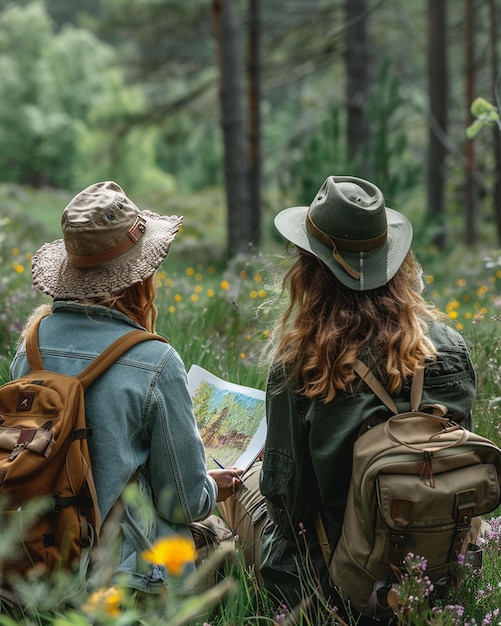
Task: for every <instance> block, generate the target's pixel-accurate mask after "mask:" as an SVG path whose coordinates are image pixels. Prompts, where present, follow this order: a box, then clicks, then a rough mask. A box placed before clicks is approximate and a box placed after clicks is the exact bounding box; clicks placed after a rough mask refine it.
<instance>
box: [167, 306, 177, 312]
mask: <svg viewBox="0 0 501 626" xmlns="http://www.w3.org/2000/svg"><path fill="white" fill-rule="evenodd" d="M168 311H169V313H175V312H176V307H175V306H173V305H172V304H171V305H170V307H169V309H168Z"/></svg>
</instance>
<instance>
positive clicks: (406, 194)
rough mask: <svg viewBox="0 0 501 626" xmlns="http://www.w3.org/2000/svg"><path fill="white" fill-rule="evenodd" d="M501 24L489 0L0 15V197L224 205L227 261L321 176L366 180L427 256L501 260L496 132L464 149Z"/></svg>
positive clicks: (89, 8) (63, 8) (42, 9)
mask: <svg viewBox="0 0 501 626" xmlns="http://www.w3.org/2000/svg"><path fill="white" fill-rule="evenodd" d="M498 13H499V11H497V12H496V3H495V0H490V1H489V2H482V1H481V0H454V2H453V1H452V0H428V1H427V2H424V1H420V2H413V3H410V2H407V1H406V0H273V1H265V0H190V1H189V2H187V1H184V2H183V1H179V0H73V1H72V2H68V1H67V0H45V1H43V0H36V1H28V0H16V1H15V2H14V1H12V0H0V182H3V183H18V184H20V185H27V186H30V187H34V188H46V187H49V188H53V189H64V190H68V191H70V192H76V191H78V190H79V189H81V188H82V187H84V186H86V185H87V184H90V183H91V182H94V181H96V180H103V179H106V178H114V179H116V180H118V181H120V183H121V184H122V185H123V186H124V187H125V188H126V189H127V190H128V191H129V192H130V193H131V194H133V193H135V194H139V195H140V194H142V193H145V192H146V191H151V190H152V189H154V190H156V192H157V193H158V194H172V193H176V194H191V193H200V194H202V196H201V197H203V194H205V193H206V192H207V191H208V190H211V189H214V188H219V189H222V190H224V194H223V195H224V204H225V211H226V231H227V232H226V241H225V242H224V244H223V245H224V247H225V250H226V255H227V257H230V258H231V257H234V256H235V255H238V254H240V253H242V252H243V253H245V252H248V251H252V250H253V249H257V248H258V247H259V246H260V245H262V238H263V235H268V236H270V237H271V236H272V228H271V221H272V217H273V215H274V214H276V213H277V212H278V210H280V209H281V208H283V207H284V206H287V205H289V204H303V203H304V204H309V202H311V199H312V198H313V196H314V194H315V193H316V191H317V190H318V188H319V187H320V185H321V183H322V182H323V180H324V178H325V177H326V176H328V175H330V174H338V175H339V174H350V175H359V176H367V177H369V178H371V180H373V181H374V182H375V183H377V184H378V185H379V186H380V187H381V188H382V189H383V192H384V194H385V197H386V198H387V202H388V204H389V206H395V207H397V208H399V209H401V210H404V211H406V212H407V213H409V214H410V216H411V217H412V218H413V222H414V224H415V226H417V228H416V238H417V239H418V240H419V242H420V244H421V245H422V246H426V245H428V246H432V245H433V246H435V247H436V248H437V249H439V250H445V249H446V248H447V247H448V246H451V245H454V244H457V242H458V240H463V241H464V242H465V243H466V245H468V246H475V245H483V244H485V245H488V246H491V247H492V246H499V245H500V244H501V210H500V208H499V202H500V200H499V198H500V195H501V194H500V192H499V189H500V188H501V187H500V184H501V183H500V176H501V170H500V167H499V153H500V147H499V132H498V131H497V134H496V131H495V132H493V134H492V135H490V134H488V133H484V134H482V136H481V137H479V138H477V139H476V140H475V142H473V141H472V140H469V139H467V137H466V135H465V128H466V126H467V125H468V124H469V123H470V122H471V117H470V113H469V105H470V104H471V101H472V100H473V98H474V97H476V96H477V95H484V96H485V97H487V98H488V99H491V100H494V97H495V96H494V89H495V87H494V85H495V82H496V80H497V73H498V69H497V68H498V53H497V46H498V37H497V28H498V23H497V21H498V20H499V19H500V18H499V15H498ZM496 190H498V191H497V192H496ZM166 210H167V208H166Z"/></svg>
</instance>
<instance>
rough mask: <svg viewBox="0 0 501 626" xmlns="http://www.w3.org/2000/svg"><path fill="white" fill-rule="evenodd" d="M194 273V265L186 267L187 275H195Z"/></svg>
mask: <svg viewBox="0 0 501 626" xmlns="http://www.w3.org/2000/svg"><path fill="white" fill-rule="evenodd" d="M194 273H195V270H194V269H193V268H192V267H187V268H186V276H193V274H194Z"/></svg>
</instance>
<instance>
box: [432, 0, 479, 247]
mask: <svg viewBox="0 0 501 626" xmlns="http://www.w3.org/2000/svg"><path fill="white" fill-rule="evenodd" d="M432 1H433V0H432ZM474 4H475V3H474V0H466V16H465V17H466V20H465V22H466V60H465V61H466V77H465V78H466V110H467V111H468V119H467V121H466V125H465V127H467V126H469V125H470V124H471V122H472V116H471V113H470V107H471V103H472V102H473V100H474V98H475V6H474ZM464 203H465V210H466V215H465V233H464V240H465V244H466V245H467V246H472V245H473V244H474V243H475V242H476V241H477V214H478V189H477V185H476V183H475V142H474V141H472V140H471V139H467V140H466V143H465V186H464Z"/></svg>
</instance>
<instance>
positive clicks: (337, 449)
mask: <svg viewBox="0 0 501 626" xmlns="http://www.w3.org/2000/svg"><path fill="white" fill-rule="evenodd" d="M429 337H430V339H431V340H432V341H433V343H434V345H435V347H436V348H437V355H436V358H435V359H433V360H432V361H430V363H428V365H427V367H426V369H425V379H424V388H423V396H422V402H423V403H426V404H435V403H438V404H443V405H445V406H446V407H447V408H448V411H449V412H448V415H449V416H450V417H451V418H452V419H454V420H455V421H458V422H463V424H464V425H465V426H466V427H467V428H469V429H471V414H470V411H471V408H472V405H473V401H474V397H475V388H476V378H475V371H474V368H473V364H472V362H471V360H470V357H469V352H468V348H467V346H466V343H465V341H464V339H463V338H462V336H461V335H460V334H459V333H458V332H456V331H455V330H453V329H451V328H450V327H448V326H446V325H444V324H440V323H431V322H430V323H429ZM367 365H369V363H367ZM277 382H279V374H278V373H277V372H274V371H273V369H272V370H271V372H270V376H269V380H268V392H267V422H268V430H267V439H266V445H265V450H264V461H263V468H262V472H261V481H260V488H261V492H262V494H263V496H265V497H266V499H267V506H268V511H269V514H270V517H271V519H272V523H271V524H269V525H268V526H267V528H266V530H265V532H264V535H263V539H262V552H261V574H262V576H263V578H264V580H265V582H266V584H267V586H268V587H269V588H270V589H271V590H273V591H275V593H277V589H278V590H279V591H278V593H279V594H283V595H285V596H286V599H287V600H288V601H289V602H290V603H292V604H293V605H294V604H295V603H296V602H297V601H298V595H297V594H299V595H300V593H301V588H300V581H299V579H298V567H297V563H298V562H299V564H300V565H299V567H300V569H301V559H302V558H303V559H304V558H305V557H304V556H301V552H302V550H301V549H300V548H301V546H303V547H304V540H306V541H307V542H308V544H309V553H308V558H309V559H311V560H312V561H313V564H314V565H315V567H316V568H317V570H318V571H320V572H321V574H322V573H323V574H324V576H326V574H327V572H326V569H325V567H324V563H323V558H322V553H321V551H320V547H319V543H318V540H317V538H316V527H315V519H316V514H317V513H318V512H319V511H322V514H323V517H324V519H325V526H326V531H327V535H328V538H329V544H330V546H331V548H332V549H334V548H335V546H336V544H337V542H338V540H339V537H340V533H341V525H342V522H343V516H344V509H345V506H346V500H347V495H348V485H349V481H350V477H351V464H352V449H353V443H354V442H355V440H356V438H357V437H358V435H359V433H360V431H361V427H362V426H363V424H365V423H367V421H368V420H370V421H373V420H376V421H379V420H380V419H386V418H387V417H389V411H388V409H387V408H386V407H385V406H384V405H383V403H382V402H381V400H379V398H377V396H375V394H374V393H373V392H372V391H371V390H370V389H369V388H368V387H367V386H366V384H365V383H364V384H361V385H354V388H353V390H352V391H351V392H350V391H347V392H340V393H338V394H337V395H336V397H335V398H334V400H332V401H331V402H329V403H326V404H325V403H322V402H320V401H319V400H317V399H313V400H312V399H308V398H305V397H304V396H300V395H298V394H294V393H292V392H291V390H290V389H288V388H287V385H285V388H284V389H281V390H280V391H278V392H274V391H273V390H274V389H276V388H277ZM409 396H410V385H409V383H408V382H406V383H404V384H403V385H402V387H401V389H400V391H399V392H398V393H397V394H395V395H394V396H393V399H394V400H395V403H396V405H397V408H398V410H399V411H408V410H409V409H410V401H409ZM300 524H301V527H300ZM300 528H302V530H301V531H300ZM303 552H304V551H303ZM303 565H304V568H305V571H306V569H307V568H306V564H303ZM321 577H322V576H321Z"/></svg>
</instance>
